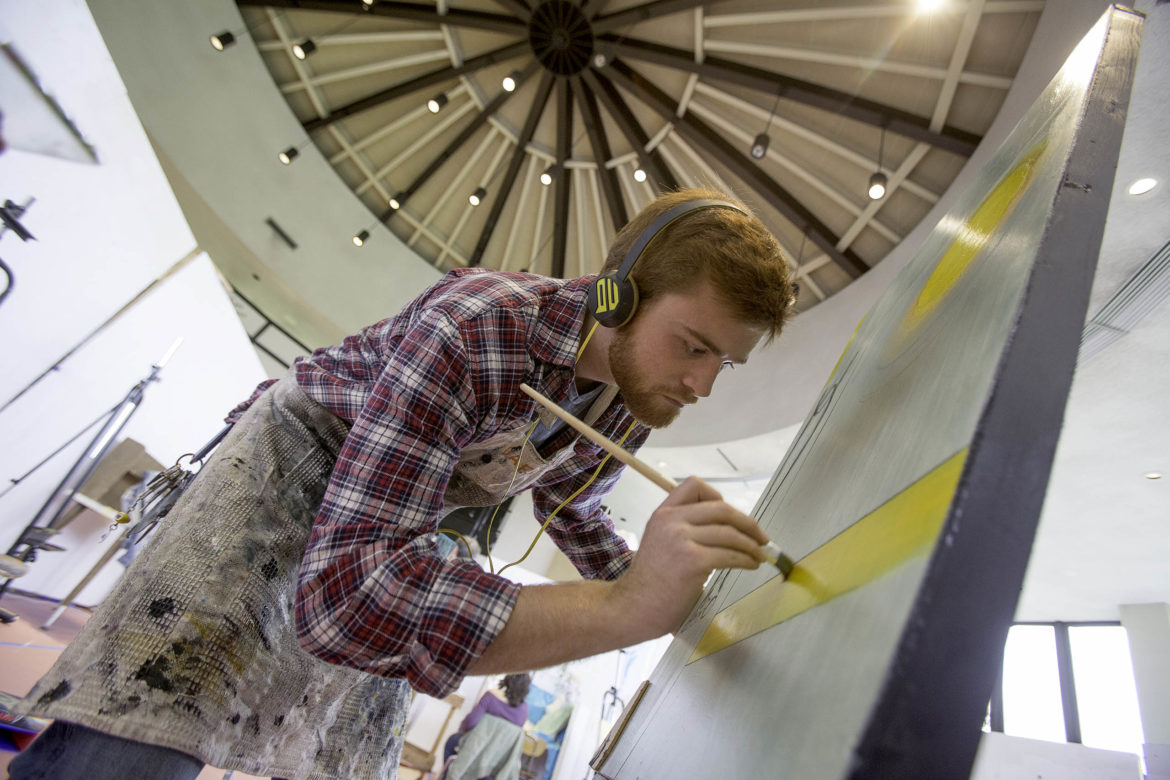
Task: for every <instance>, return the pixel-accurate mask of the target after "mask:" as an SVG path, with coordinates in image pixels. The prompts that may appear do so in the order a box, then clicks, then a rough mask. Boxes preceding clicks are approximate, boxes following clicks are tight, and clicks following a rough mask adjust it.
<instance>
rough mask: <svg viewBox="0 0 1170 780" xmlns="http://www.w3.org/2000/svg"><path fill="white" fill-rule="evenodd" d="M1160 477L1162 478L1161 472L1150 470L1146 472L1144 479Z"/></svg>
mask: <svg viewBox="0 0 1170 780" xmlns="http://www.w3.org/2000/svg"><path fill="white" fill-rule="evenodd" d="M1161 478H1162V474H1161V472H1158V471H1151V472H1150V473H1149V474H1146V479H1150V480H1154V479H1161Z"/></svg>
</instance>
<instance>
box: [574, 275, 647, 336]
mask: <svg viewBox="0 0 1170 780" xmlns="http://www.w3.org/2000/svg"><path fill="white" fill-rule="evenodd" d="M585 305H586V306H588V307H589V313H590V314H592V315H593V319H595V320H597V321H598V322H599V323H600V324H602V325H604V326H605V327H607V328H620V327H621V326H622V325H625V324H626V323H627V322H629V321H630V318H631V317H633V316H634V311H635V310H636V309H637V308H638V285H637V284H635V283H634V280H633V279H620V278H618V276H617V275H616V274H605V275H603V276H599V277H597V278H596V279H595V280H594V281H593V283H592V284H591V285H589V292H588V294H587V295H586V299H585Z"/></svg>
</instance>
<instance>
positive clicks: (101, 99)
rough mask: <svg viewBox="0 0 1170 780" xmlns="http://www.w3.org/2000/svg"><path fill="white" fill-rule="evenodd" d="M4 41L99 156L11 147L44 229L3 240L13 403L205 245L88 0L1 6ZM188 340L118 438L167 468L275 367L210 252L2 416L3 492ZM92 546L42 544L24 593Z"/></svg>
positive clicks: (92, 554) (59, 463) (3, 318)
mask: <svg viewBox="0 0 1170 780" xmlns="http://www.w3.org/2000/svg"><path fill="white" fill-rule="evenodd" d="M49 20H51V22H52V23H51V24H46V22H47V21H49ZM0 36H2V37H3V38H4V40H6V41H9V42H11V43H12V44H13V45H14V47H15V48H16V49H17V50H18V51H19V52H20V54H21V55H22V57H23V58H24V59H25V60H26V62H27V63H28V64H29V65H30V66H31V67H32V69H33V70H34V72H35V73H36V74H37V75H38V77H39V79H40V81H41V84H42V86H43V87H44V89H45V90H46V91H47V92H50V93H51V94H53V95H54V96H55V98H56V99H57V101H58V103H59V104H60V105H61V106H62V108H63V110H64V111H65V113H66V114H67V115H68V116H69V117H70V118H71V119H72V120H73V121H74V123H75V124H76V125H77V127H78V128H79V130H80V132H81V133H82V134H83V135H84V137H85V138H86V139H87V141H88V142H89V143H90V144H92V145H93V146H94V147H95V148H96V150H97V155H98V159H99V164H97V165H85V164H79V163H74V162H66V161H62V160H58V159H53V158H50V157H45V156H42V155H37V154H30V153H27V152H22V151H18V150H8V151H7V152H5V153H3V154H2V155H0V182H3V186H4V192H3V197H6V198H12V199H13V200H15V201H18V202H24V201H25V200H26V199H27V198H28V197H30V196H31V197H35V198H36V202H35V203H34V204H33V205H32V207H31V208H30V209H29V211H28V212H27V213H26V214H25V215H24V220H23V221H24V224H25V226H26V227H27V228H28V229H29V230H30V231H31V232H32V233H33V234H34V235H35V236H36V237H37V241H35V242H29V243H21V242H20V241H18V240H17V239H16V238H15V237H14V236H13V235H11V234H9V235H5V236H4V238H3V241H2V242H0V255H2V256H3V257H4V259H5V261H6V262H7V263H8V265H9V266H11V267H12V268H13V270H14V272H15V274H16V286H15V288H14V289H13V291H12V294H11V295H10V296H9V297H8V298H7V299H6V300H5V302H4V304H3V305H2V306H0V334H3V343H4V346H5V361H4V371H3V372H2V374H0V402H4V401H7V400H8V399H10V398H12V397H13V396H14V395H16V394H17V393H18V392H19V391H20V390H21V389H22V388H24V387H25V386H26V385H28V383H29V382H30V381H32V380H33V378H34V377H36V376H37V375H39V374H41V373H42V372H43V371H44V370H45V369H46V368H49V367H50V366H52V365H53V364H54V362H55V361H57V360H58V359H59V358H60V357H61V356H62V355H63V354H65V353H66V352H67V351H68V350H69V349H70V348H71V347H72V346H73V345H75V344H77V343H78V342H79V341H81V340H82V339H83V338H84V337H85V336H86V335H88V334H89V333H90V332H91V331H92V330H93V329H94V328H96V327H97V326H98V325H99V324H100V323H102V322H103V321H105V320H106V319H107V318H109V317H110V316H111V315H112V314H114V313H115V312H116V311H118V310H119V309H120V308H121V307H122V306H124V305H125V304H126V303H127V302H128V301H130V300H131V299H132V298H133V297H134V296H135V295H137V294H138V292H139V291H140V290H142V289H143V288H145V287H146V286H147V285H148V284H150V282H151V281H152V280H154V279H155V278H157V277H159V276H160V275H162V274H163V273H165V272H166V271H167V270H168V269H169V268H171V267H172V266H173V265H175V264H176V263H177V262H179V261H180V260H182V259H183V258H185V257H187V256H188V255H190V254H191V253H192V252H195V251H196V247H195V241H194V238H193V237H192V236H191V233H190V231H189V230H188V229H187V226H186V224H185V222H184V221H183V216H182V214H181V212H180V211H179V208H178V205H177V204H176V203H175V200H174V197H173V196H172V195H171V192H170V189H169V187H168V186H167V182H166V179H165V178H164V177H163V175H162V172H161V170H160V169H159V166H158V163H157V161H156V159H155V157H154V155H153V153H152V151H151V148H150V145H149V143H148V141H147V138H146V135H145V133H144V132H143V130H142V127H141V126H140V125H139V123H138V120H137V118H136V117H135V115H134V112H133V109H132V108H131V106H130V103H129V101H128V100H127V98H126V94H125V88H124V87H123V85H122V83H121V81H120V80H119V78H118V75H117V71H116V70H115V69H114V65H113V62H112V61H111V60H110V57H109V55H108V53H107V52H106V49H105V46H104V44H103V42H102V39H101V37H100V36H99V35H98V32H97V29H96V27H95V26H94V24H93V20H92V18H91V17H90V15H89V12H88V10H87V9H86V6H85V5H84V3H82V2H80V0H51V1H50V2H41V3H36V4H31V3H20V2H17V1H16V0H0ZM0 103H2V97H0ZM0 107H2V105H0ZM177 337H182V338H184V342H183V345H182V346H181V347H180V349H179V351H178V352H177V353H176V354H175V356H174V358H173V359H172V361H171V362H170V364H169V365H168V366H167V367H166V368H165V369H164V370H163V372H162V374H161V381H160V382H158V383H154V384H152V385H151V386H150V387H149V388H148V389H147V390H146V394H145V399H144V401H143V403H142V404H141V406H140V409H139V411H138V412H137V413H136V414H135V416H134V417H133V418H132V419H131V421H130V423H129V424H128V425H127V426H126V428H125V430H124V432H123V435H125V436H129V437H132V438H134V439H136V440H138V441H140V442H141V443H142V444H144V445H145V446H146V449H147V452H148V453H150V454H151V455H152V456H154V457H155V458H156V459H157V460H159V461H161V462H164V463H170V462H173V461H174V460H175V459H176V458H177V457H178V456H179V455H181V454H182V453H184V452H189V451H191V450H193V449H196V448H198V447H200V446H202V444H203V443H205V442H206V441H207V440H208V439H209V438H210V437H211V436H212V435H213V434H214V433H215V432H216V431H218V430H219V428H220V427H221V426H222V417H223V415H224V414H225V413H226V412H227V411H228V410H229V409H230V408H231V407H232V406H234V405H235V404H236V403H237V402H238V401H239V400H240V399H242V398H244V397H246V396H247V395H248V394H249V393H250V392H251V389H252V388H253V387H254V386H255V384H256V383H257V382H259V381H260V380H262V379H263V378H264V372H263V370H262V369H261V367H260V364H259V361H258V359H257V358H256V354H255V352H254V351H253V349H252V347H251V345H250V343H249V342H248V340H247V337H246V335H245V334H244V332H243V328H242V326H240V324H239V320H238V319H237V318H236V316H235V314H234V311H233V309H232V306H231V304H230V302H229V301H228V298H227V296H226V294H225V292H224V289H223V287H222V285H221V282H220V279H219V277H218V275H217V274H216V272H215V269H214V268H213V266H212V265H211V262H210V261H209V260H208V258H207V257H206V256H205V255H201V254H200V255H198V256H196V257H195V258H194V259H193V260H192V261H191V262H190V263H188V264H187V265H185V266H184V267H183V269H182V270H181V271H180V272H178V273H177V274H176V275H174V276H173V277H171V278H170V279H169V280H167V281H166V282H165V283H163V284H161V285H160V286H159V287H158V288H156V290H155V291H154V292H153V293H152V294H151V295H150V296H148V297H146V298H145V299H143V300H142V301H140V302H139V303H138V304H137V305H136V306H134V307H133V308H131V309H130V310H129V311H127V313H126V314H125V315H124V316H122V317H121V318H120V319H118V320H117V321H116V322H115V324H113V325H112V326H111V327H110V328H108V329H107V330H105V331H104V332H103V333H102V334H101V335H99V336H98V337H96V338H95V339H94V340H93V341H92V342H90V343H89V344H87V345H86V346H85V347H83V348H82V349H81V350H80V351H79V352H77V353H76V354H75V355H74V356H72V357H71V358H70V359H68V360H67V361H65V362H63V363H62V364H61V365H60V368H59V370H57V371H54V372H52V373H51V374H49V375H48V376H47V377H46V378H45V380H43V381H41V382H39V383H38V384H37V385H35V386H34V387H33V389H31V390H30V391H29V392H28V393H26V394H25V395H24V396H22V397H21V398H20V399H19V400H17V401H16V402H15V403H13V404H12V405H11V406H10V407H9V408H7V409H5V410H4V411H3V412H0V441H2V442H3V443H4V445H5V446H4V447H2V448H0V483H2V484H3V485H4V486H5V487H7V486H8V485H9V484H10V482H9V480H12V479H15V478H17V477H19V476H20V475H21V474H23V473H24V472H26V471H27V470H28V469H29V468H31V467H32V466H33V465H34V464H36V463H37V461H39V460H40V459H41V458H42V457H44V456H45V455H47V454H48V453H50V452H52V450H54V449H55V448H56V447H57V446H59V445H60V444H62V443H64V442H65V441H67V440H68V439H69V438H70V437H72V436H73V435H74V434H76V433H77V432H78V431H79V430H81V429H82V428H84V427H85V426H86V425H87V424H89V423H90V422H91V421H92V420H94V419H95V418H96V417H98V416H99V415H100V414H101V413H102V412H104V411H107V410H109V409H110V408H112V407H113V406H114V405H115V404H116V403H117V402H118V401H119V400H120V399H121V398H122V397H123V396H124V395H125V394H126V393H127V392H128V391H129V389H130V388H131V387H132V386H133V385H134V384H135V383H136V382H137V381H138V380H139V379H141V378H142V377H145V376H146V375H147V374H148V373H149V372H150V368H151V364H152V363H153V362H155V361H157V360H158V359H159V358H160V357H162V355H163V354H164V352H166V350H167V348H168V347H169V346H170V345H171V343H172V342H173V341H174V340H175V339H176V338H177ZM95 433H96V429H94V431H92V432H90V433H89V434H88V435H86V436H83V437H82V438H81V440H80V441H79V442H78V443H77V444H75V445H74V446H73V447H71V448H70V449H68V450H66V451H65V452H62V453H61V454H60V455H59V456H57V457H56V458H54V459H53V460H52V461H50V462H49V464H48V465H46V466H45V467H43V468H41V469H40V470H39V471H38V472H37V473H36V474H35V475H33V476H32V477H30V478H28V479H27V480H25V481H23V482H21V483H20V485H19V486H17V487H15V489H13V490H12V491H10V492H9V493H8V494H7V495H5V496H4V497H3V498H0V544H2V545H3V546H4V547H5V548H7V547H8V546H9V545H10V544H11V543H12V541H14V540H15V539H16V537H17V536H18V534H19V533H20V531H21V530H22V529H23V528H24V526H25V525H26V524H27V523H28V521H29V520H31V519H32V517H33V516H34V515H35V514H36V512H37V510H38V509H39V508H40V506H41V505H42V503H43V502H44V500H45V499H46V498H47V496H48V495H49V493H50V491H51V490H52V489H53V488H54V487H55V486H56V485H57V483H58V482H59V481H60V479H61V478H62V477H63V476H64V474H65V472H66V471H67V470H68V469H69V468H70V467H71V466H72V464H73V463H74V461H75V460H76V459H77V458H78V457H79V456H80V454H81V452H82V449H83V448H84V446H85V444H86V443H87V442H89V441H90V440H91V439H92V437H93V436H94V434H95ZM91 531H92V529H91ZM83 536H84V535H83ZM95 543H96V536H95V535H93V534H92V533H91V534H90V535H88V537H87V538H82V539H78V540H73V541H71V542H70V545H71V549H70V552H69V553H57V554H54V553H42V554H41V555H40V557H39V559H38V561H37V563H36V564H34V566H33V569H32V571H31V572H30V573H29V574H28V575H27V576H26V577H25V578H23V579H22V580H20V581H18V582H17V583H16V587H20V588H24V589H30V590H34V591H38V592H42V593H46V594H51V595H63V594H64V592H65V591H67V590H68V589H69V588H70V587H71V586H72V585H73V584H74V583H75V582H76V581H77V580H78V579H79V578H80V576H81V574H82V571H83V570H78V567H79V566H84V567H85V568H88V564H87V563H86V561H92V560H94V559H96V558H97V557H99V555H100V549H98V548H97V547H96V546H92V545H94V544H95ZM85 545H91V546H89V547H88V548H87V547H86V546H85ZM115 566H116V565H115ZM110 568H111V570H112V569H113V566H111V567H110ZM115 573H116V572H115ZM111 579H112V578H111V577H107V578H106V580H105V582H104V584H100V583H97V584H95V585H94V586H91V587H90V588H89V589H87V591H86V592H85V593H84V594H83V597H82V601H83V603H85V602H86V601H87V600H88V601H89V602H91V603H92V601H96V600H98V599H99V598H100V597H101V595H102V593H103V592H104V590H103V588H108V587H109V583H110V580H111Z"/></svg>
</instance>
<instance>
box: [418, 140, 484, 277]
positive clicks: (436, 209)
mask: <svg viewBox="0 0 1170 780" xmlns="http://www.w3.org/2000/svg"><path fill="white" fill-rule="evenodd" d="M497 135H500V132H499V131H498V130H496V129H495V128H494V127H489V128H488V131H487V133H486V134H485V135H484V138H483V140H482V141H480V142H479V144H478V145H477V146H476V147H475V149H473V150H472V152H471V154H470V155H468V157H467V161H466V162H465V163H463V165H461V166H459V170H457V171H455V172H454V173H455V175H454V176H452V177H451V178H450V179H449V180H446V181H444V182H443V190H442V192H440V193H439V197H438V198H437V199H436V200H435V202H434V203H432V204H430V205H429V206H428V207H427V208H426V209H424V214H423V217H422V219H421V220H419V223H418V225H417V226H416V227H415V230H414V232H413V233H411V234H410V238H409V239H407V241H406V245H407V246H409V247H413V246H414V245H415V244H416V243H418V240H419V238H420V237H421V236H422V235H423V231H424V230H425V229H426V228H427V226H428V225H430V224H431V221H432V220H434V218H435V217H436V216H437V215H439V214H440V213H441V212H442V211H443V209H444V208H445V207H446V205H447V201H449V200H450V199H451V198H453V197H455V195H457V194H458V193H463V197H467V193H469V192H471V190H472V189H474V188H473V187H467V186H465V185H464V183H463V182H464V181H466V180H467V177H468V176H470V175H471V173H472V171H474V170H475V169H476V166H477V165H478V164H479V158H481V157H483V155H484V153H485V152H486V151H487V150H488V148H489V147H490V146H491V145H492V144H493V143H495V140H496V136H497ZM399 211H401V212H402V213H403V214H404V215H405V214H409V213H410V212H409V211H408V210H407V209H406V207H403V208H401V209H399ZM435 243H436V246H439V247H441V246H442V245H443V242H442V241H436V242H435ZM432 264H433V263H432Z"/></svg>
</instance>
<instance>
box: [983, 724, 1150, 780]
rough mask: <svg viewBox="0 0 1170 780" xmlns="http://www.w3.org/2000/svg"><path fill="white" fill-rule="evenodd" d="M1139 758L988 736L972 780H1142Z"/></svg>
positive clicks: (1062, 744) (1050, 743) (1083, 747)
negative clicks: (1048, 779)
mask: <svg viewBox="0 0 1170 780" xmlns="http://www.w3.org/2000/svg"><path fill="white" fill-rule="evenodd" d="M1141 777H1142V772H1141V768H1140V766H1139V764H1138V757H1137V756H1135V755H1134V754H1132V753H1118V752H1116V751H1113V750H1098V749H1096V748H1087V747H1085V746H1084V745H1075V744H1071V743H1067V742H1044V741H1042V740H1039V739H1023V738H1022V737H1008V736H1004V735H1003V734H988V733H984V734H983V738H982V739H981V740H980V742H979V752H978V753H977V754H976V755H975V766H974V767H973V768H972V770H971V780H1036V779H1037V778H1054V779H1055V778H1059V780H1141Z"/></svg>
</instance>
